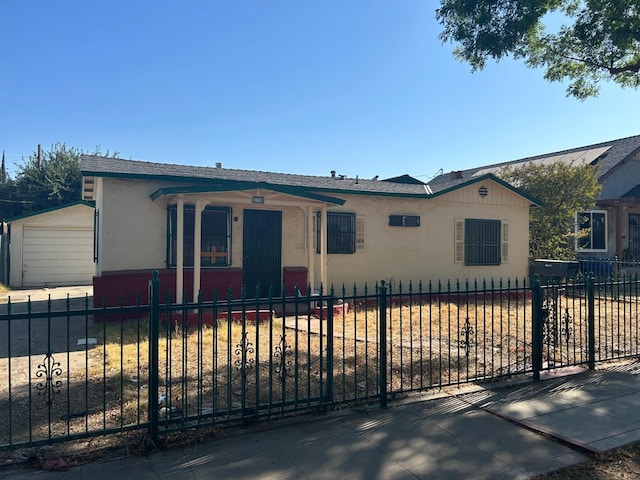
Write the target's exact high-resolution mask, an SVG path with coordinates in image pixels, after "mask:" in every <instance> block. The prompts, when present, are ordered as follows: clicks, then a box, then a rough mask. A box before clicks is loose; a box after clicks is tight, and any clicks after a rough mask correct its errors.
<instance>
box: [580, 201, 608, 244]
mask: <svg viewBox="0 0 640 480" xmlns="http://www.w3.org/2000/svg"><path fill="white" fill-rule="evenodd" d="M576 231H577V233H578V234H580V235H579V236H578V239H577V249H578V250H581V251H583V252H603V251H606V250H607V212H606V211H605V210H592V211H590V212H579V213H578V214H577V219H576Z"/></svg>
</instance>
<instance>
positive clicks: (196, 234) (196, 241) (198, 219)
mask: <svg viewBox="0 0 640 480" xmlns="http://www.w3.org/2000/svg"><path fill="white" fill-rule="evenodd" d="M203 210H204V203H203V202H202V200H196V211H195V221H194V229H193V301H194V302H197V301H198V294H199V293H200V261H201V260H200V250H201V249H202V211H203Z"/></svg>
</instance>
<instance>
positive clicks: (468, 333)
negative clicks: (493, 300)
mask: <svg viewBox="0 0 640 480" xmlns="http://www.w3.org/2000/svg"><path fill="white" fill-rule="evenodd" d="M473 333H474V330H473V327H472V326H471V324H470V323H469V319H468V318H467V319H466V320H465V322H464V326H463V327H462V329H461V330H460V335H462V337H463V338H462V339H461V340H460V348H462V349H463V350H464V353H465V356H467V357H468V356H469V352H470V351H471V347H472V346H473V344H474V342H473V340H472V338H471V337H472V335H473Z"/></svg>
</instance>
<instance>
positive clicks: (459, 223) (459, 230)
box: [453, 218, 464, 263]
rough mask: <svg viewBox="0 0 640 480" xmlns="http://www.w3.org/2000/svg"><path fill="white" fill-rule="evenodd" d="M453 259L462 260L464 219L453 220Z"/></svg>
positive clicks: (459, 261) (460, 261) (457, 261)
mask: <svg viewBox="0 0 640 480" xmlns="http://www.w3.org/2000/svg"><path fill="white" fill-rule="evenodd" d="M454 230H455V232H454V237H455V238H454V259H453V261H454V262H455V263H463V262H464V220H461V219H457V218H456V220H455V229H454Z"/></svg>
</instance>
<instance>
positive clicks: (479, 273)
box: [327, 181, 529, 288]
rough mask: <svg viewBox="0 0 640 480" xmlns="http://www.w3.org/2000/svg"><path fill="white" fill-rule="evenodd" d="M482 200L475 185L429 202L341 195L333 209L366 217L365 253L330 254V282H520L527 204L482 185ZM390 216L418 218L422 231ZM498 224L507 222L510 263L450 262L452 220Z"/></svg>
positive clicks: (495, 187)
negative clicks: (392, 223)
mask: <svg viewBox="0 0 640 480" xmlns="http://www.w3.org/2000/svg"><path fill="white" fill-rule="evenodd" d="M482 185H484V186H486V187H487V189H488V195H487V196H486V197H484V198H483V197H480V196H479V195H478V188H479V186H480V185H479V184H474V185H471V186H468V187H465V188H462V189H459V190H455V191H453V192H450V193H448V194H444V195H442V196H439V197H435V198H432V199H423V200H415V199H397V198H387V197H365V196H362V197H359V196H345V197H344V198H347V202H346V203H345V205H344V206H342V207H340V208H333V209H331V211H345V212H355V213H357V214H358V215H362V216H363V217H364V224H365V247H364V250H362V251H360V252H356V253H355V254H351V255H335V254H334V255H328V260H327V267H328V268H327V271H328V283H330V284H331V283H333V284H334V286H338V285H340V286H341V284H342V283H343V282H345V283H346V286H347V288H351V286H352V285H353V282H356V283H357V284H362V283H364V282H368V283H369V284H372V283H374V282H375V281H379V280H382V279H387V280H388V279H391V278H392V279H393V280H394V284H395V286H396V287H397V286H398V283H399V282H400V281H402V282H403V285H404V286H405V287H406V286H407V284H408V282H409V281H411V282H414V283H416V285H415V286H416V287H417V282H419V281H423V283H424V282H428V281H429V280H432V281H434V282H437V281H438V280H442V281H445V282H446V281H447V280H453V281H455V280H456V279H460V280H461V281H464V280H467V279H469V280H471V281H473V280H474V279H479V280H481V279H491V278H493V279H496V280H498V279H499V278H504V279H506V278H512V279H515V278H519V279H522V278H524V277H525V276H526V275H527V272H528V241H529V240H528V234H529V215H528V212H529V202H528V201H526V200H525V199H523V198H522V197H520V196H518V195H515V194H514V193H513V192H512V191H510V190H509V189H507V188H505V187H503V186H501V185H499V184H497V183H495V182H492V181H490V182H485V183H483V184H482ZM391 214H404V215H420V217H421V218H420V227H390V226H389V225H388V217H389V215H391ZM465 218H476V219H491V220H501V221H503V222H508V224H509V227H508V228H509V259H508V261H507V262H505V263H502V264H501V265H498V266H466V265H464V263H455V262H454V227H455V219H465Z"/></svg>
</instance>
